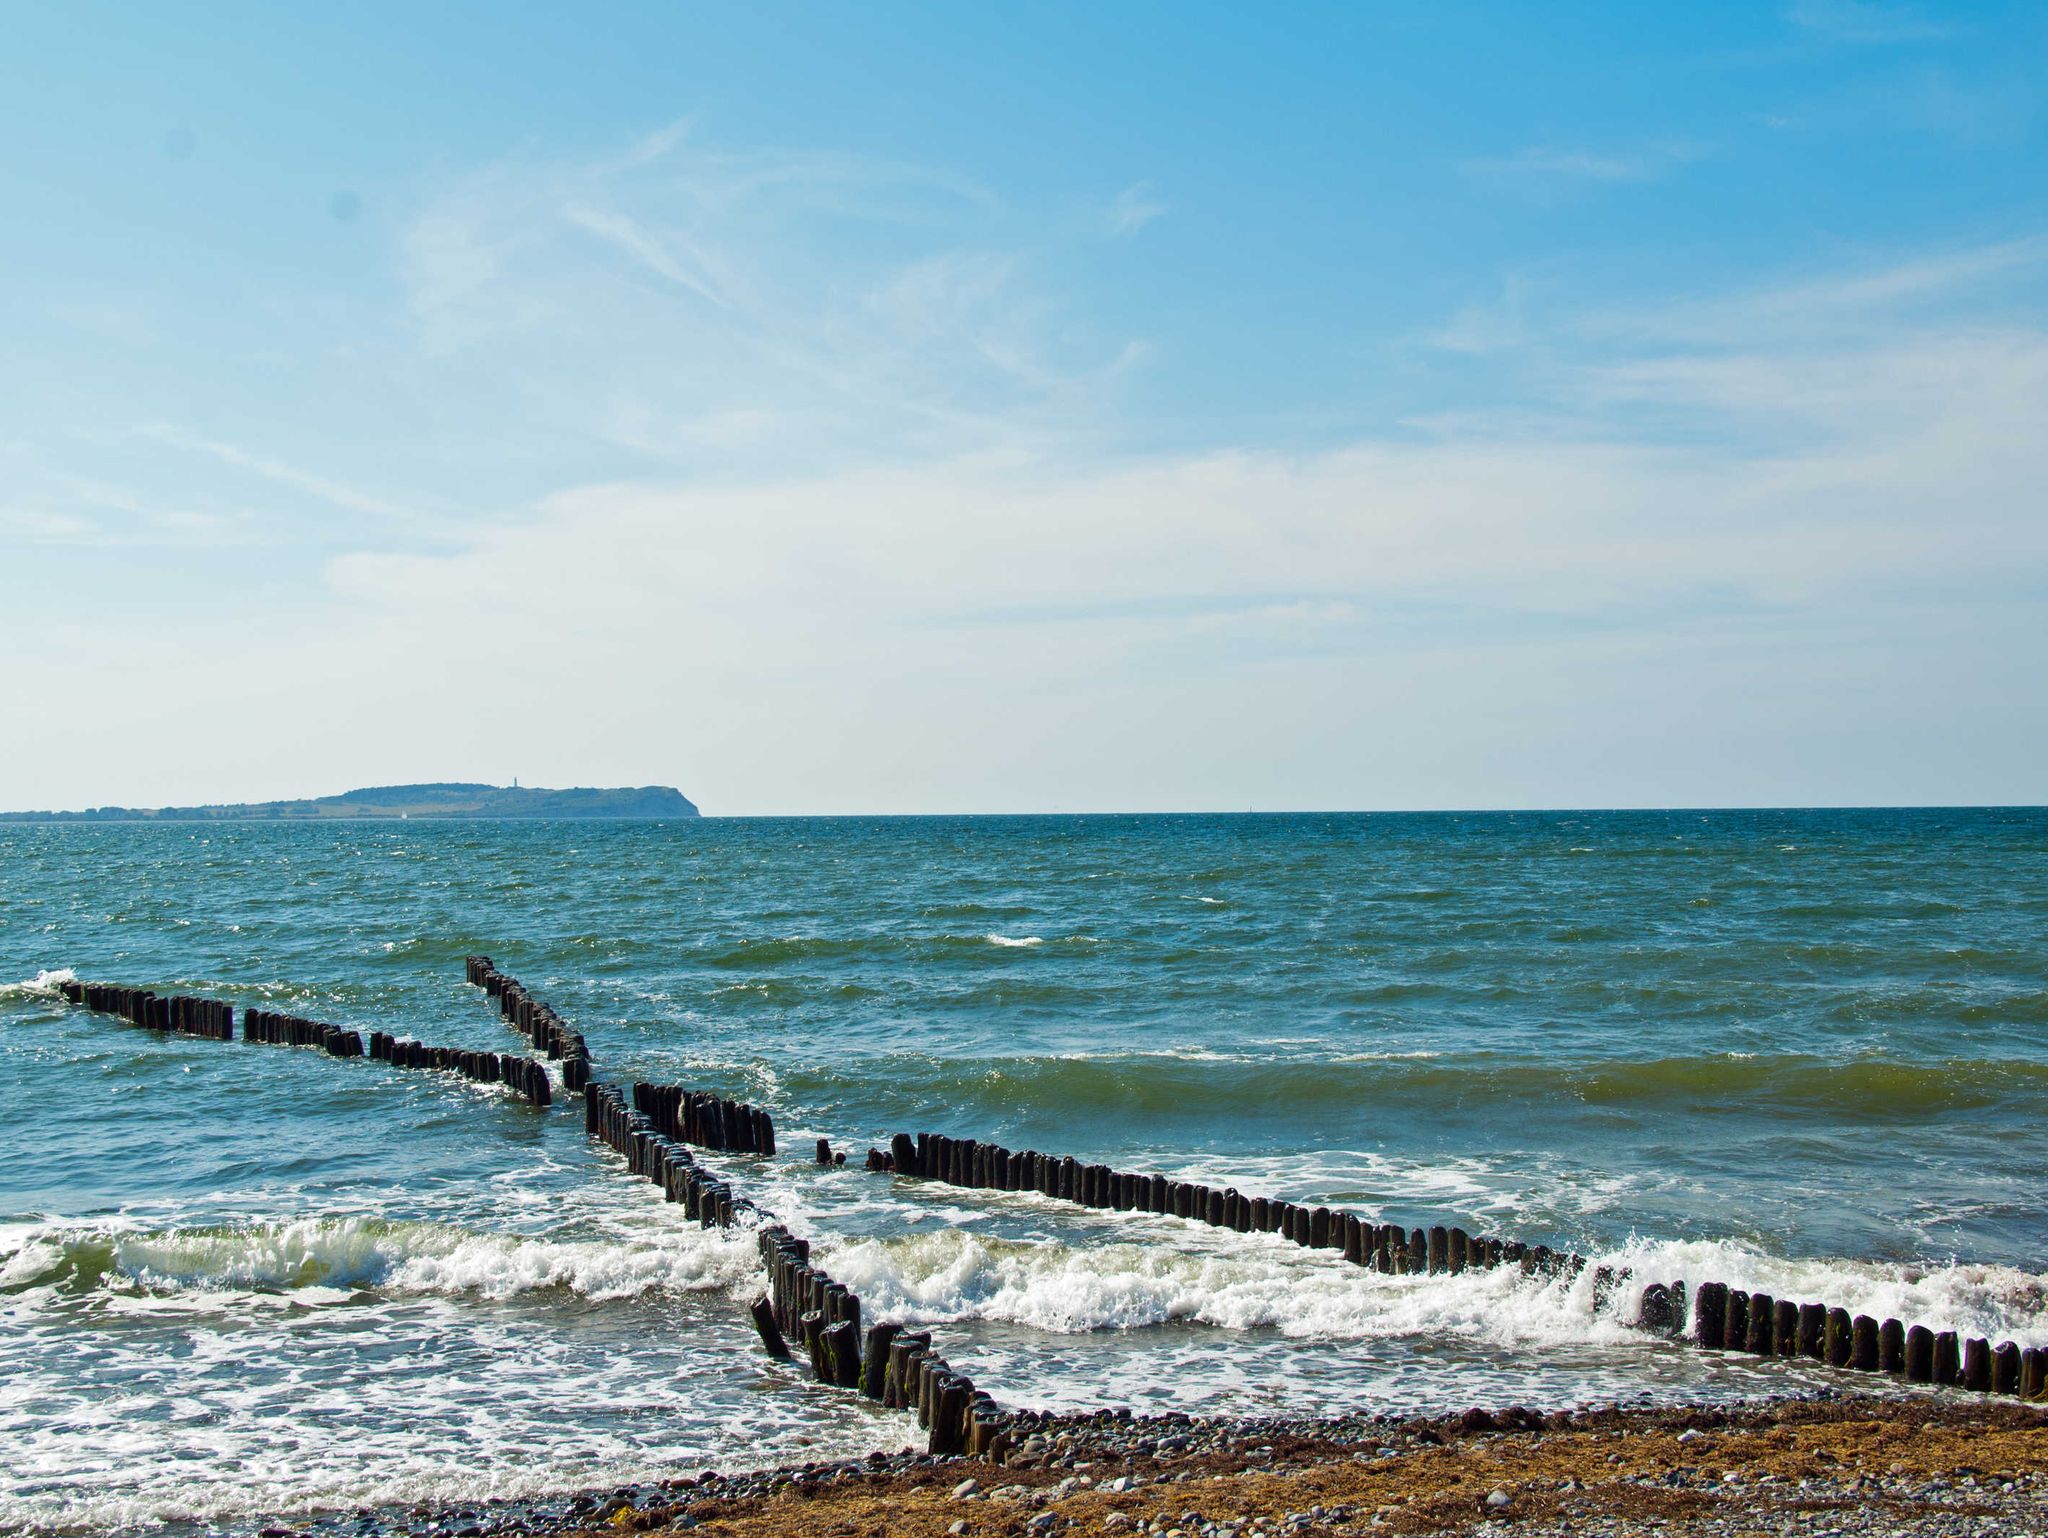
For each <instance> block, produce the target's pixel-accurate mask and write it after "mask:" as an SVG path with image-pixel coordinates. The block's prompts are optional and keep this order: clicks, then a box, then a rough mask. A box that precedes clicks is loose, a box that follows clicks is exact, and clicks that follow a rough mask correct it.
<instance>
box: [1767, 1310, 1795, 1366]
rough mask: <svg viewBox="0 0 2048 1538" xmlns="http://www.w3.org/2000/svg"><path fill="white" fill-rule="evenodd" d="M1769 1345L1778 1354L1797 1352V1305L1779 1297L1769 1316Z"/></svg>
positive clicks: (1793, 1354) (1785, 1354)
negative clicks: (1770, 1316)
mask: <svg viewBox="0 0 2048 1538" xmlns="http://www.w3.org/2000/svg"><path fill="white" fill-rule="evenodd" d="M1771 1345H1772V1348H1773V1349H1774V1350H1775V1351H1776V1352H1777V1354H1778V1355H1779V1356H1797V1355H1798V1354H1799V1305H1798V1304H1797V1303H1794V1302H1791V1301H1790V1300H1788V1299H1785V1298H1780V1299H1779V1300H1778V1306H1777V1308H1776V1310H1775V1311H1774V1312H1773V1315H1772V1318H1771Z"/></svg>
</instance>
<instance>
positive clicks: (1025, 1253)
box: [826, 1228, 2048, 1348]
mask: <svg viewBox="0 0 2048 1538" xmlns="http://www.w3.org/2000/svg"><path fill="white" fill-rule="evenodd" d="M826 1254H827V1264H828V1265H829V1267H830V1269H831V1271H832V1274H833V1275H834V1276H835V1277H836V1278H838V1279H839V1280H841V1281H844V1282H845V1283H846V1284H847V1285H848V1286H849V1287H851V1288H853V1289H854V1290H855V1291H856V1292H858V1293H859V1294H860V1295H861V1297H862V1299H863V1301H864V1302H865V1303H866V1304H867V1306H868V1307H869V1308H870V1309H873V1310H876V1311H877V1317H886V1318H891V1319H898V1318H900V1319H903V1320H906V1321H915V1322H918V1323H932V1324H941V1323H958V1322H961V1321H965V1320H974V1319H984V1320H995V1321H1001V1322H1005V1323H1010V1324H1018V1325H1024V1326H1029V1327H1032V1328H1036V1329H1041V1330H1048V1331H1054V1332H1059V1333H1067V1334H1072V1333H1081V1332H1086V1331H1096V1330H1130V1329H1138V1328H1144V1327H1149V1326H1156V1325H1163V1324H1168V1323H1174V1322H1190V1323H1200V1324H1208V1325H1213V1326H1217V1327H1220V1328H1224V1329H1232V1330H1254V1329H1270V1330H1275V1331H1278V1332H1279V1333H1281V1334H1282V1335H1286V1336H1293V1337H1304V1338H1316V1339H1329V1340H1371V1339H1385V1338H1391V1337H1408V1336H1424V1335H1427V1336H1433V1337H1444V1336H1449V1337H1457V1338H1462V1339H1468V1340H1474V1341H1481V1342H1485V1343H1488V1344H1491V1345H1495V1346H1500V1347H1516V1348H1521V1347H1530V1346H1544V1345H1565V1344H1582V1345H1602V1344H1605V1345H1615V1344H1627V1343H1631V1342H1634V1343H1644V1338H1643V1337H1642V1336H1641V1335H1640V1334H1637V1333H1636V1332H1635V1331H1634V1330H1633V1328H1632V1326H1633V1323H1634V1310H1635V1306H1636V1302H1637V1299H1638V1297H1639V1295H1640V1287H1641V1285H1642V1284H1644V1283H1647V1282H1650V1281H1663V1282H1673V1281H1685V1282H1686V1283H1688V1284H1689V1285H1690V1286H1697V1285H1698V1284H1699V1283H1700V1282H1703V1281H1722V1282H1727V1283H1729V1284H1730V1285H1732V1286H1738V1287H1743V1288H1746V1289H1748V1290H1752V1291H1766V1292H1770V1293H1772V1295H1773V1296H1777V1297H1787V1298H1795V1299H1798V1300H1800V1301H1806V1302H1825V1303H1827V1304H1829V1305H1831V1306H1841V1307H1845V1308H1848V1309H1849V1310H1850V1311H1851V1312H1852V1313H1868V1314H1871V1315H1872V1316H1873V1317H1876V1318H1880V1319H1882V1318H1898V1319H1902V1320H1906V1321H1909V1322H1911V1323H1916V1324H1926V1325H1928V1326H1930V1327H1931V1328H1935V1329H1954V1330H1958V1331H1962V1332H1964V1333H1967V1334H1976V1335H1985V1336H1988V1337H1989V1338H1991V1339H1992V1340H2015V1341H2018V1342H2019V1343H2020V1344H2021V1345H2023V1346H2025V1345H2035V1344H2048V1277H2043V1276H2037V1275H2032V1274H2030V1273H2027V1272H2023V1271H2019V1270H2016V1269H2014V1268H2012V1267H2003V1266H1951V1267H1941V1268H1934V1269H1931V1270H1911V1269H1907V1268H1901V1267H1896V1266H1889V1267H1888V1266H1882V1265H1876V1264H1866V1263H1862V1262H1856V1261H1842V1260H1786V1259H1782V1258H1778V1257H1773V1256H1767V1255H1764V1254H1761V1253H1759V1252H1757V1251H1755V1250H1752V1249H1750V1248H1748V1247H1746V1246H1743V1245H1741V1244H1737V1243H1733V1242H1727V1241H1693V1242H1664V1241H1642V1242H1635V1241H1632V1242H1630V1243H1629V1244H1626V1245H1623V1246H1621V1247H1618V1248H1616V1249H1614V1250H1612V1251H1609V1252H1608V1253H1606V1254H1603V1255H1600V1256H1596V1257H1594V1261H1595V1264H1596V1265H1601V1266H1609V1267H1612V1268H1614V1269H1615V1270H1616V1271H1617V1272H1619V1271H1622V1270H1628V1271H1630V1272H1632V1273H1633V1275H1634V1277H1635V1279H1636V1285H1635V1286H1633V1287H1630V1288H1626V1289H1621V1290H1618V1291H1617V1292H1616V1294H1615V1295H1614V1297H1613V1298H1612V1299H1611V1300H1609V1301H1607V1302H1606V1303H1605V1304H1604V1305H1600V1306H1596V1298H1595V1292H1594V1276H1593V1270H1592V1269H1591V1268H1589V1269H1588V1270H1587V1271H1585V1272H1583V1273H1581V1274H1580V1275H1578V1276H1577V1277H1574V1278H1571V1279H1562V1278H1554V1277H1530V1276H1524V1275H1523V1274H1522V1273H1521V1272H1520V1271H1519V1270H1515V1269H1502V1270H1496V1271H1471V1272H1466V1273H1463V1274H1462V1275H1458V1276H1444V1275H1438V1276H1411V1277H1389V1276H1379V1275H1376V1274H1373V1273H1369V1272H1364V1271H1360V1270H1359V1269H1358V1268H1357V1267H1355V1266H1351V1265H1348V1264H1346V1263H1345V1262H1344V1261H1343V1260H1342V1259H1341V1257H1337V1256H1334V1255H1328V1254H1323V1255H1304V1254H1298V1253H1294V1252H1290V1251H1287V1250H1285V1249H1282V1248H1279V1247H1278V1246H1277V1245H1276V1243H1275V1242H1274V1241H1272V1240H1270V1239H1265V1238H1242V1239H1239V1238H1234V1237H1233V1238H1230V1239H1226V1240H1224V1242H1223V1243H1222V1244H1220V1245H1218V1246H1215V1247H1213V1250H1211V1249H1209V1248H1208V1247H1205V1248H1204V1249H1183V1248H1180V1247H1177V1246H1174V1245H1172V1244H1167V1243H1150V1244H1140V1243H1112V1244H1104V1245H1096V1246H1071V1245H1067V1244H1063V1243H1058V1242H1053V1241H1047V1240H1033V1241H1020V1240H1004V1239H998V1238H993V1237H990V1236H988V1235H985V1234H979V1233H975V1232H972V1231H970V1230H963V1229H959V1228H949V1229H946V1230H943V1231H940V1232H935V1233H929V1234H923V1235H919V1236H916V1237H913V1238H898V1239H886V1240H885V1239H863V1240H857V1241H852V1242H846V1243H841V1244H839V1245H836V1246H829V1245H828V1246H827V1248H826Z"/></svg>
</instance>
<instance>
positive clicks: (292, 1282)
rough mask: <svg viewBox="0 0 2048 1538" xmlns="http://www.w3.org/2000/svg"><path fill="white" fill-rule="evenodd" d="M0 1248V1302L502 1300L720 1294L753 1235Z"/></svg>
mask: <svg viewBox="0 0 2048 1538" xmlns="http://www.w3.org/2000/svg"><path fill="white" fill-rule="evenodd" d="M0 1244H4V1246H5V1248H4V1249H0V1296H4V1295H8V1294H15V1293H23V1292H27V1291H29V1290H31V1289H42V1288H49V1289H56V1290H59V1291H63V1292H67V1293H83V1292H87V1291H90V1290H93V1289H113V1290H121V1291H131V1292H142V1293H195V1292H196V1293H217V1292H251V1291H256V1292H293V1291H300V1290H304V1289H311V1288H327V1289H344V1290H349V1291H354V1290H364V1289H374V1290H377V1291H383V1292H405V1293H465V1294H470V1295H473V1296H479V1297H486V1298H505V1297H511V1296H514V1295H516V1294H519V1293H526V1292H537V1291H542V1290H545V1289H555V1288H558V1289H562V1290H564V1291H568V1292H572V1293H575V1294H576V1295H578V1296H580V1297H585V1298H590V1299H593V1300H605V1299H615V1298H626V1297H633V1296H637V1295H639V1294H641V1293H646V1292H653V1291H670V1292H702V1291H708V1290H711V1289H714V1288H719V1287H725V1286H731V1285H733V1284H735V1283H737V1282H739V1281H742V1280H744V1279H745V1278H747V1277H749V1276H751V1275H752V1274H753V1271H754V1268H755V1266H756V1264H757V1262H756V1260H755V1258H754V1252H753V1243H752V1238H751V1235H735V1236H724V1235H717V1234H713V1233H710V1232H705V1231H699V1230H695V1229H687V1230H684V1229H679V1230H677V1231H676V1233H674V1234H669V1235H665V1236H663V1238H662V1240H661V1242H654V1241H652V1240H650V1239H646V1238H633V1239H625V1238H599V1239H548V1238H537V1237H526V1236H522V1235H516V1234H491V1233H478V1232H474V1231H471V1230H468V1229H463V1228H459V1227H455V1226H452V1225H447V1224H439V1223H419V1222H392V1221H384V1220H379V1219H375V1218H365V1217H347V1218H307V1219H302V1220H299V1221H295V1222H289V1223H263V1224H251V1225H248V1226H236V1227H219V1228H183V1229H171V1230H168V1231H163V1232H142V1231H133V1232H128V1231H121V1230H117V1229H105V1228H94V1229H78V1228H68V1227H43V1226H37V1227H28V1228H26V1229H25V1230H17V1231H15V1232H13V1233H11V1234H10V1235H9V1236H8V1237H7V1238H5V1239H4V1240H0Z"/></svg>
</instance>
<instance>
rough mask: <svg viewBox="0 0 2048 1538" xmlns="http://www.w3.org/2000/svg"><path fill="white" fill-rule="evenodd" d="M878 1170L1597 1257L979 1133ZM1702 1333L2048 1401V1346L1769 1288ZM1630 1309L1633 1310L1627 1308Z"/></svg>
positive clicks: (1341, 1236) (1710, 1294) (1478, 1246)
mask: <svg viewBox="0 0 2048 1538" xmlns="http://www.w3.org/2000/svg"><path fill="white" fill-rule="evenodd" d="M867 1167H868V1168H869V1169H870V1170H874V1171H885V1172H894V1173H896V1174H901V1175H910V1176H916V1177H921V1178H923V1179H927V1180H939V1181H943V1182H945V1183H946V1184H948V1185H955V1186H965V1187H975V1188H984V1189H989V1190H1001V1191H1035V1192H1037V1193H1039V1194H1040V1195H1042V1196H1050V1197H1056V1198H1058V1199H1060V1200H1063V1201H1071V1202H1075V1203H1078V1204H1080V1205H1082V1206H1088V1207H1104V1208H1110V1209H1113V1210H1116V1211H1132V1212H1152V1213H1161V1214H1171V1215H1173V1216H1176V1217H1183V1218H1191V1219H1194V1220H1195V1221H1197V1222H1204V1223H1208V1224H1210V1225H1212V1226H1215V1227H1219V1228H1227V1229H1233V1230H1235V1231H1236V1232H1239V1233H1253V1232H1264V1233H1278V1234H1282V1235H1285V1236H1286V1237H1287V1238H1289V1239H1291V1240H1293V1242H1294V1243H1296V1244H1299V1245H1302V1246H1304V1247H1308V1248H1313V1249H1333V1250H1341V1251H1342V1252H1343V1254H1344V1258H1345V1259H1346V1260H1349V1261H1351V1262H1352V1263H1353V1264H1355V1265H1361V1266H1365V1267H1367V1268H1368V1269H1371V1270H1374V1271H1379V1272H1383V1273H1387V1274H1390V1275H1407V1274H1416V1273H1439V1272H1442V1273H1456V1272H1461V1271H1466V1270H1485V1269H1490V1268H1493V1267H1496V1266H1503V1265H1515V1266H1519V1267H1520V1268H1521V1269H1522V1270H1524V1271H1526V1272H1530V1273H1532V1274H1549V1275H1563V1276H1576V1275H1577V1274H1578V1273H1579V1272H1581V1271H1583V1270H1584V1269H1585V1266H1586V1260H1585V1258H1584V1257H1583V1256H1580V1255H1574V1254H1571V1253H1569V1252H1562V1251H1557V1250H1552V1249H1550V1248H1549V1247H1548V1246H1545V1245H1528V1244H1522V1243H1520V1242H1517V1241H1511V1240H1502V1239H1496V1238H1491V1237H1487V1236H1483V1235H1473V1234H1467V1233H1466V1232H1465V1231H1464V1230H1463V1229H1462V1228H1456V1227H1450V1226H1446V1225H1438V1226H1435V1227H1431V1228H1427V1229H1424V1228H1413V1229H1403V1228H1401V1227H1399V1226H1397V1225H1393V1224H1384V1225H1383V1224H1375V1223H1372V1222H1371V1221H1369V1220H1366V1219H1362V1218H1359V1217H1357V1216H1356V1215H1354V1214H1352V1213H1348V1212H1337V1211H1333V1210H1332V1209H1330V1208H1327V1207H1313V1208H1308V1207H1302V1206H1300V1205H1298V1204H1296V1203H1293V1202H1286V1201H1280V1200H1277V1199H1271V1198H1267V1197H1262V1196H1252V1197H1247V1196H1244V1195H1242V1194H1241V1193H1240V1192H1239V1191H1238V1190H1237V1189H1236V1188H1235V1187H1224V1188H1222V1189H1217V1188H1214V1187H1210V1186H1206V1185H1201V1184H1198V1183H1195V1182H1192V1181H1179V1180H1172V1179H1168V1178H1167V1177H1165V1176H1161V1175H1138V1174H1127V1173H1124V1172H1122V1171H1118V1170H1114V1169H1111V1168H1110V1167H1109V1166H1108V1165H1106V1164H1083V1163H1081V1162H1080V1161H1079V1160H1076V1159H1071V1158H1058V1157H1055V1156H1053V1155H1050V1154H1041V1153H1038V1152H1036V1151H1035V1150H1030V1149H1027V1150H1025V1151H1024V1152H1022V1153H1018V1152H1015V1151H1013V1150H1011V1149H1008V1148H1004V1147H1002V1146H1001V1145H1000V1144H995V1143H984V1142H979V1141H977V1140H975V1139H973V1138H954V1137H947V1136H945V1135H944V1134H941V1133H931V1132H920V1133H918V1134H917V1135H916V1136H914V1137H913V1136H911V1135H910V1134H908V1133H902V1132H899V1133H897V1134H896V1136H895V1137H893V1138H892V1139H890V1144H889V1148H888V1150H887V1151H884V1150H882V1149H879V1148H871V1149H869V1150H868V1156H867ZM1632 1281H1633V1274H1632V1273H1631V1272H1629V1271H1626V1270H1623V1271H1615V1270H1612V1269H1610V1268H1608V1267H1605V1266H1600V1267H1596V1268H1595V1269H1594V1275H1593V1306H1594V1308H1595V1309H1596V1310H1597V1309H1599V1308H1601V1307H1603V1306H1604V1305H1606V1304H1608V1303H1609V1302H1610V1301H1611V1300H1616V1299H1618V1298H1620V1297H1622V1296H1623V1295H1624V1293H1625V1290H1626V1289H1628V1288H1629V1284H1630V1283H1631V1282H1632ZM1694 1302H1695V1311H1694V1315H1693V1321H1692V1330H1691V1337H1690V1338H1691V1339H1692V1341H1693V1342H1694V1343H1695V1344H1697V1345H1700V1346H1703V1347H1706V1348H1708V1349H1710V1350H1731V1351H1746V1352H1749V1353H1751V1354H1753V1355H1758V1356H1788V1357H1789V1356H1801V1357H1809V1358H1812V1359H1813V1360H1816V1361H1823V1362H1826V1363H1828V1364H1829V1365H1831V1366H1835V1367H1846V1368H1852V1369H1860V1370H1864V1371H1869V1372H1885V1373H1890V1374H1893V1375H1895V1376H1897V1377H1900V1378H1903V1379H1904V1380H1905V1381H1907V1382H1909V1383H1933V1384H1943V1385H1949V1386H1953V1387H1958V1388H1965V1389H1975V1390H1977V1391H1979V1392H1983V1393H1997V1394H2016V1395H2019V1396H2020V1397H2022V1398H2026V1399H2044V1398H2048V1348H2042V1347H2033V1348H2029V1349H2026V1350H2022V1349H2021V1348H2020V1347H2019V1346H2018V1345H2016V1344H2015V1343H2014V1342H2012V1341H2006V1342H2004V1343H2003V1344H2000V1345H1996V1346H1994V1345H1993V1344H1992V1343H1991V1342H1990V1341H1988V1340H1985V1339H1981V1338H1978V1339H1970V1340H1964V1341H1960V1342H1959V1341H1958V1339H1957V1336H1956V1334H1955V1332H1953V1331H1942V1332H1937V1331H1933V1330H1930V1329H1928V1328H1927V1327H1926V1326H1924V1325H1914V1326H1912V1327H1910V1328H1908V1327H1907V1326H1905V1325H1903V1324H1901V1323H1900V1322H1899V1321H1898V1320H1896V1319H1887V1320H1884V1321H1883V1322H1882V1323H1880V1322H1878V1321H1877V1320H1875V1319H1872V1318H1871V1317H1869V1316H1868V1315H1856V1316H1853V1317H1852V1316H1851V1315H1850V1314H1849V1312H1848V1311H1847V1310H1846V1309H1842V1308H1830V1307H1828V1306H1827V1305H1824V1304H1819V1303H1807V1304H1795V1303H1790V1302H1785V1301H1782V1300H1778V1299H1774V1298H1772V1297H1770V1296H1769V1295H1768V1294H1765V1293H1748V1292H1743V1291H1741V1290H1739V1289H1732V1288H1730V1287H1728V1286H1727V1285H1726V1284H1724V1283H1721V1282H1703V1283H1701V1284H1700V1286H1699V1287H1698V1289H1697V1290H1696V1291H1695V1293H1694ZM1635 1304H1636V1306H1635V1309H1634V1311H1633V1320H1632V1322H1633V1323H1635V1324H1636V1325H1638V1326H1639V1327H1640V1328H1643V1329H1645V1330H1649V1331H1653V1332H1655V1333H1657V1334H1660V1335H1667V1336H1672V1337H1683V1336H1684V1335H1685V1333H1686V1322H1687V1311H1686V1287H1685V1283H1684V1282H1673V1283H1669V1284H1666V1283H1662V1282H1652V1283H1650V1284H1648V1285H1647V1286H1645V1287H1644V1288H1643V1289H1642V1291H1641V1293H1640V1294H1639V1295H1638V1296H1637V1297H1636V1299H1635ZM1622 1312H1623V1313H1624V1315H1625V1314H1626V1312H1627V1311H1626V1310H1623V1311H1622Z"/></svg>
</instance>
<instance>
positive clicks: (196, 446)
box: [135, 422, 423, 528]
mask: <svg viewBox="0 0 2048 1538" xmlns="http://www.w3.org/2000/svg"><path fill="white" fill-rule="evenodd" d="M135 436H136V437H139V438H145V439H148V440H150V441H151V442H154V443H160V444H162V445H164V446H165V447H166V448H172V449H177V450H179V451H181V452H183V453H187V454H197V455H202V456H204V457H205V458H208V459H211V460H214V461H215V462H217V463H219V464H223V465H226V466H228V467H229V468H231V469H235V470H240V471H243V472H245V473H247V474H249V475H253V476H255V477H257V478H258V479H260V480H265V481H269V482H271V483H272V484H273V485H277V486H284V487H287V488H289V489H290V490H293V491H296V492H301V493H303V494H304V495H306V496H309V497H312V498H314V499H316V500H317V501H321V502H325V503H327V504H329V505H330V506H332V507H337V508H340V509H342V510H343V511H346V512H351V513H361V514H363V515H365V516H367V517H371V518H378V519H387V520H391V521H395V522H403V523H406V524H408V525H411V526H413V527H415V528H417V527H418V526H419V525H420V523H421V522H422V517H421V515H422V511H423V510H422V509H421V507H420V506H419V505H418V504H415V503H407V502H401V501H397V500H394V499H392V498H389V497H385V496H380V495H378V494H376V493H374V492H368V491H363V490H360V489H358V488H357V487H354V486H350V485H346V484H344V483H342V482H340V481H336V480H331V479H329V478H328V477H326V476H323V475H318V474H315V473H313V472H311V471H307V470H301V469H299V468H298V467H296V466H294V465H289V464H286V463H285V462H284V461H282V460H280V459H275V458H272V457H271V456H269V455H267V454H260V453H256V452H253V451H251V450H249V449H245V448H241V447H239V446H238V445H236V444H232V443H224V442H221V441H220V440H219V439H216V438H207V437H204V436H202V435H200V434H198V433H193V432H189V431H187V430H186V429H184V428H182V427H177V426H174V425H172V424H169V423H164V422H154V423H150V424H147V425H145V426H142V427H138V428H136V429H135Z"/></svg>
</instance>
